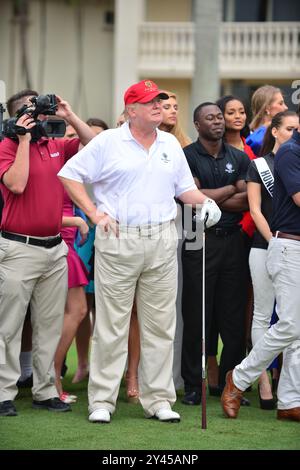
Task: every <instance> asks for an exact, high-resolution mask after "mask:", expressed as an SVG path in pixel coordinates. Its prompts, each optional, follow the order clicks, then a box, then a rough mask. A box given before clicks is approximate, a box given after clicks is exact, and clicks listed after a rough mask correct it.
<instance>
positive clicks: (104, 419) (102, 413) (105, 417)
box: [89, 408, 110, 423]
mask: <svg viewBox="0 0 300 470" xmlns="http://www.w3.org/2000/svg"><path fill="white" fill-rule="evenodd" d="M89 421H90V422H91V423H110V413H109V411H108V410H106V409H105V408H98V409H97V410H95V411H93V412H92V413H91V414H90V415H89Z"/></svg>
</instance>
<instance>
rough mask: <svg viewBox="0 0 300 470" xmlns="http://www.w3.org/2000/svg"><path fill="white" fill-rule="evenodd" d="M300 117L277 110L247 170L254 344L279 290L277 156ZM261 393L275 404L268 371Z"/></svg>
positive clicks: (263, 403)
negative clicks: (270, 251)
mask: <svg viewBox="0 0 300 470" xmlns="http://www.w3.org/2000/svg"><path fill="white" fill-rule="evenodd" d="M298 125H299V118H298V116H297V114H296V113H295V112H293V111H283V112H280V113H278V114H276V115H275V116H274V117H273V119H272V121H271V124H270V126H269V127H268V129H267V131H266V133H265V137H264V140H263V144H262V149H261V153H262V155H264V157H263V158H258V159H256V160H254V161H253V162H251V164H250V166H249V169H248V174H247V178H246V181H247V192H248V200H249V206H250V212H251V215H252V218H253V220H254V222H255V225H256V231H255V234H254V238H253V243H252V247H251V250H250V256H249V265H250V272H251V278H252V284H253V291H254V313H253V321H252V331H251V334H252V344H253V346H254V345H255V343H257V342H258V341H259V339H260V338H261V337H262V336H263V335H264V333H265V332H266V330H267V329H268V328H269V326H270V320H271V317H272V312H273V308H274V303H275V292H274V288H273V285H272V281H271V279H270V277H269V275H268V273H267V269H266V257H267V248H268V243H269V241H270V239H271V238H272V233H271V229H270V219H271V212H272V184H270V182H272V180H273V173H274V156H275V154H276V152H277V150H278V148H279V146H280V145H281V144H283V143H284V142H286V141H287V140H288V139H289V138H290V137H291V136H292V132H293V129H297V127H298ZM258 394H259V400H260V407H261V408H262V409H265V410H271V409H274V408H275V400H274V398H273V396H272V389H271V385H270V382H269V377H268V375H267V372H266V371H264V372H263V373H262V374H261V376H260V378H259V385H258Z"/></svg>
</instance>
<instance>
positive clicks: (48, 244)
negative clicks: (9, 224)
mask: <svg viewBox="0 0 300 470" xmlns="http://www.w3.org/2000/svg"><path fill="white" fill-rule="evenodd" d="M1 236H2V237H3V238H8V240H14V241H15V242H21V243H26V244H28V245H35V246H43V247H44V248H53V247H54V246H56V245H59V244H60V243H61V242H62V238H61V236H60V235H58V236H57V237H54V238H34V237H29V236H26V235H17V234H16V233H10V232H1Z"/></svg>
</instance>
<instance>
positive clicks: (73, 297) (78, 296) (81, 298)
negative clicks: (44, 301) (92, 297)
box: [54, 287, 87, 395]
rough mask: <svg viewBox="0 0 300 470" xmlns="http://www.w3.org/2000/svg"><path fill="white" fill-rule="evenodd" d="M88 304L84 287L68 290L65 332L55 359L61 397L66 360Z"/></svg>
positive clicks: (57, 384)
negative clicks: (61, 375)
mask: <svg viewBox="0 0 300 470" xmlns="http://www.w3.org/2000/svg"><path fill="white" fill-rule="evenodd" d="M86 312H87V303H86V297H85V292H84V288H83V287H72V288H71V289H69V290H68V296H67V303H66V308H65V315H64V323H63V330H62V335H61V338H60V341H59V343H58V346H57V350H56V353H55V358H54V367H55V375H56V388H57V392H58V394H59V395H60V394H61V393H62V391H63V388H62V383H61V378H60V372H61V368H62V364H63V361H64V358H65V356H66V354H67V352H68V349H69V347H70V346H71V343H72V341H73V339H74V337H75V334H76V331H77V328H78V326H79V324H80V323H81V321H82V320H83V318H84V317H85V316H86Z"/></svg>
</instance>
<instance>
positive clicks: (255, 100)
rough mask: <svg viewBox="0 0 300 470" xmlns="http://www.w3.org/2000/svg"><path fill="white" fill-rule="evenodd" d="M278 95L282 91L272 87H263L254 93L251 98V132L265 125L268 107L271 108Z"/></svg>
mask: <svg viewBox="0 0 300 470" xmlns="http://www.w3.org/2000/svg"><path fill="white" fill-rule="evenodd" d="M276 93H281V90H280V88H276V87H274V86H272V85H264V86H261V87H259V88H258V89H257V90H256V91H255V92H254V93H253V95H252V98H251V109H252V116H253V118H252V121H251V122H250V129H251V130H255V129H257V128H258V127H260V126H261V125H262V124H263V122H264V117H265V114H266V110H267V107H268V106H270V104H271V103H272V101H273V100H274V96H275V95H276Z"/></svg>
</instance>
